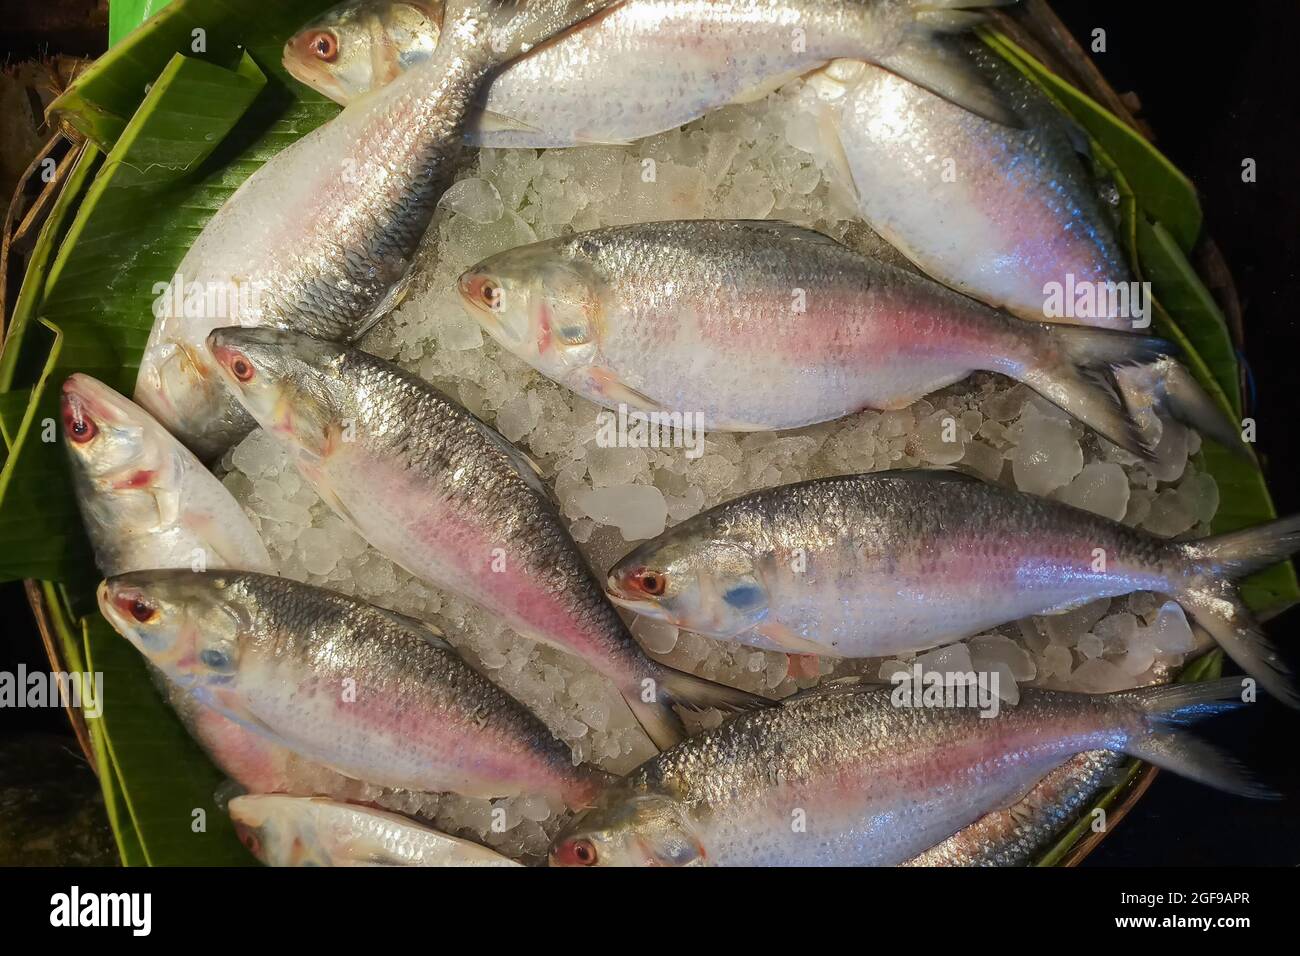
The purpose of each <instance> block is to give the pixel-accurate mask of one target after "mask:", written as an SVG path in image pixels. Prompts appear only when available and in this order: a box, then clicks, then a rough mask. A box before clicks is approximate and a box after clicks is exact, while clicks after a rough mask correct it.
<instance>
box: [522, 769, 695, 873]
mask: <svg viewBox="0 0 1300 956" xmlns="http://www.w3.org/2000/svg"><path fill="white" fill-rule="evenodd" d="M706 859H707V853H706V852H705V849H704V844H703V843H701V841H700V838H699V835H698V834H697V833H696V830H695V828H694V827H693V826H692V824H691V821H690V816H689V814H688V812H687V809H686V806H685V805H684V804H683V803H682V802H681V801H680V800H677V799H675V798H674V797H672V796H669V795H667V794H662V793H637V794H632V795H629V794H627V793H626V792H624V790H623V788H615V790H614V791H612V792H607V794H606V795H605V797H604V798H602V800H601V801H600V802H599V803H598V804H597V805H596V806H595V807H593V808H592V809H590V810H588V811H587V812H586V813H584V814H582V816H580V817H578V818H577V819H576V820H574V821H573V823H571V824H569V826H568V827H566V828H565V829H564V830H562V831H561V832H560V833H559V834H558V835H557V836H556V838H555V840H554V841H553V842H552V843H551V849H550V852H549V853H548V855H547V861H548V863H549V864H550V865H551V866H700V865H703V864H704V863H705V862H706Z"/></svg>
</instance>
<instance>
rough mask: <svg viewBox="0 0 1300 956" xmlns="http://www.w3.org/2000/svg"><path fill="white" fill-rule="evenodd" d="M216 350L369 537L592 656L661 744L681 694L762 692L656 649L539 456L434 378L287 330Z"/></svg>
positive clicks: (677, 728)
mask: <svg viewBox="0 0 1300 956" xmlns="http://www.w3.org/2000/svg"><path fill="white" fill-rule="evenodd" d="M209 344H210V347H211V349H212V353H213V355H214V356H215V361H216V364H217V365H218V366H219V367H221V368H222V369H223V372H224V374H225V375H226V378H227V381H228V382H229V384H230V386H231V389H232V391H234V392H235V394H237V395H238V396H239V399H240V401H241V402H243V404H244V406H245V407H246V408H247V409H248V410H249V412H250V413H251V414H252V415H253V417H254V418H256V419H257V421H258V422H259V423H260V424H261V425H262V427H263V428H265V429H266V430H267V431H268V432H270V433H271V434H273V435H275V436H276V437H277V438H279V439H281V440H282V441H284V442H285V443H286V444H287V445H288V447H289V448H290V450H291V452H292V454H293V458H294V461H295V464H296V465H297V467H298V470H299V471H300V472H301V474H302V475H303V477H304V478H305V479H306V480H307V481H308V482H309V483H310V484H311V485H312V486H313V487H314V488H315V489H316V491H317V493H318V494H320V496H321V497H322V498H323V499H324V500H325V501H326V502H328V503H329V505H330V506H331V507H332V508H333V509H334V510H335V511H336V512H338V514H339V515H341V516H342V517H343V518H344V519H345V520H347V521H348V522H349V523H350V524H351V525H352V526H353V527H354V528H355V529H356V530H357V532H358V533H359V534H360V535H361V536H362V537H364V538H365V539H366V540H367V541H369V542H370V543H371V544H372V545H373V546H374V547H376V548H377V549H378V550H379V551H381V552H382V553H383V554H385V555H387V556H388V557H389V558H391V559H392V560H393V561H396V562H397V563H398V564H400V565H401V566H402V567H404V568H406V569H407V570H408V571H410V572H411V573H412V574H413V575H415V576H416V577H419V578H422V579H423V580H426V581H430V582H432V583H434V584H435V585H438V586H440V587H446V588H449V589H451V590H453V591H456V592H457V593H459V594H462V595H464V596H465V597H467V598H469V599H470V600H472V601H474V602H476V603H477V604H479V605H481V606H482V607H484V608H486V609H487V610H488V611H490V612H493V613H495V614H498V615H499V616H500V617H501V618H502V619H503V620H504V621H505V622H506V623H507V624H509V625H510V627H511V628H513V629H514V630H515V631H517V632H518V633H520V634H521V635H523V636H525V637H528V638H530V639H532V640H536V641H541V642H543V643H546V644H550V645H551V646H553V647H557V648H559V649H560V650H563V651H565V652H567V653H569V654H573V655H574V656H576V657H579V658H581V659H582V660H583V661H585V662H586V663H587V664H588V665H590V666H591V667H592V668H593V669H594V670H596V671H597V672H598V673H600V674H603V675H604V676H605V677H606V678H608V679H609V680H610V681H611V682H612V683H613V684H614V686H615V687H617V688H618V690H619V691H620V692H621V693H622V694H623V696H624V699H625V700H627V702H628V705H629V706H630V707H631V708H632V711H633V713H634V714H635V715H636V717H637V719H638V720H639V721H640V722H641V724H642V726H643V727H645V729H646V731H647V733H649V735H650V737H651V739H652V740H654V741H655V743H656V744H657V745H659V746H660V747H661V748H662V747H664V746H671V745H672V744H673V743H676V742H677V740H679V739H681V736H682V734H683V730H682V727H681V722H680V719H679V718H678V716H677V714H676V713H675V712H674V711H673V709H672V705H673V704H674V703H678V702H680V703H683V704H686V705H687V706H691V705H692V704H693V703H704V704H709V705H721V706H746V705H750V704H752V703H754V702H755V700H756V699H755V698H754V697H753V696H752V695H750V694H747V693H745V692H743V691H737V690H733V689H731V688H728V687H722V686H721V685H718V684H713V683H711V682H709V681H706V680H703V679H702V678H698V677H694V676H693V675H690V674H685V673H683V672H681V671H675V670H672V669H670V668H667V667H665V666H663V665H661V664H657V663H655V662H654V661H652V660H650V659H649V658H648V657H646V655H645V652H644V651H642V650H641V648H640V646H639V645H638V644H637V643H636V641H635V639H634V638H633V637H632V635H631V633H630V632H629V631H628V629H627V627H626V626H625V625H624V623H623V621H622V619H621V618H620V617H619V616H618V612H617V611H616V610H615V609H614V607H613V606H612V605H611V604H610V603H609V601H608V600H607V599H606V597H605V595H604V592H603V590H602V589H601V586H600V583H599V581H598V580H597V578H596V577H595V575H594V574H593V573H592V571H591V568H590V566H589V565H588V564H587V562H586V559H585V558H584V557H583V556H582V554H581V552H579V551H578V547H577V545H576V544H574V542H573V539H572V538H571V537H570V536H569V533H568V530H567V528H566V527H565V525H564V522H563V520H562V519H561V517H560V515H559V513H558V511H557V509H556V507H555V504H554V503H553V501H552V499H551V497H550V495H549V492H548V490H547V488H546V486H545V485H544V484H543V482H542V480H541V478H540V476H539V474H538V472H537V471H536V468H535V466H534V465H533V463H532V462H531V461H529V460H528V459H527V458H526V457H525V456H524V455H523V454H522V453H521V452H519V451H518V449H516V448H515V447H514V446H513V445H511V444H510V443H509V442H507V441H506V440H505V439H504V438H502V437H501V436H500V435H499V434H497V433H496V432H495V431H493V430H492V429H490V428H488V427H487V426H486V425H484V424H483V423H482V422H480V421H479V420H478V419H477V418H475V417H474V416H473V415H471V414H469V412H467V411H465V410H464V409H463V408H461V407H460V406H459V405H457V404H455V403H454V402H452V401H450V400H449V399H447V398H446V397H445V396H444V395H442V393H440V392H439V391H438V390H437V389H435V388H433V387H432V386H431V385H429V384H428V383H427V382H425V381H423V380H422V379H419V378H417V377H416V376H414V375H410V374H408V373H407V372H405V371H403V370H402V369H400V368H398V367H397V366H395V365H393V364H391V363H389V362H385V361H383V360H382V359H378V358H375V357H374V356H372V355H368V354H366V353H365V352H361V351H359V350H356V349H351V348H348V347H346V346H342V345H337V344H333V343H328V342H322V341H319V340H316V339H311V338H308V337H306V336H303V335H296V334H294V333H290V332H279V331H275V330H272V329H220V330H218V331H216V332H214V333H213V334H212V336H211V337H210V339H209Z"/></svg>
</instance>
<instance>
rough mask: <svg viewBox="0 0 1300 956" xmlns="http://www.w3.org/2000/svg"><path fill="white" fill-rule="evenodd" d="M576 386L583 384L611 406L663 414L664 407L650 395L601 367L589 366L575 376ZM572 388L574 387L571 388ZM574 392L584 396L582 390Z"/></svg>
mask: <svg viewBox="0 0 1300 956" xmlns="http://www.w3.org/2000/svg"><path fill="white" fill-rule="evenodd" d="M573 380H574V383H575V384H579V383H581V384H583V385H585V386H586V391H587V392H588V393H590V394H595V395H599V396H600V397H601V398H602V399H604V400H605V401H607V402H609V403H610V404H611V405H626V406H628V408H634V409H636V410H637V411H641V412H662V411H663V410H664V407H663V406H662V405H660V404H659V403H658V402H656V401H655V400H654V399H653V398H651V397H650V396H649V395H646V394H644V393H642V392H638V391H637V390H636V389H634V388H632V387H631V386H629V385H624V384H623V382H622V381H621V380H620V379H619V377H618V376H617V375H615V374H614V373H613V372H611V371H610V370H609V369H607V368H602V367H601V366H599V365H589V366H587V367H586V368H584V369H581V370H580V371H579V372H578V373H577V374H575V375H574V376H573ZM570 387H572V386H570ZM574 391H576V392H579V394H582V392H581V390H580V389H577V388H575V389H574Z"/></svg>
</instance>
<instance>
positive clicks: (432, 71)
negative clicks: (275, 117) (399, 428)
mask: <svg viewBox="0 0 1300 956" xmlns="http://www.w3.org/2000/svg"><path fill="white" fill-rule="evenodd" d="M607 2H609V0H529V2H528V3H526V4H521V3H517V2H515V0H458V2H455V3H452V4H449V5H448V10H447V14H446V15H447V23H448V30H447V35H446V38H445V42H444V43H441V44H440V45H439V47H438V49H437V50H436V51H435V52H434V53H433V55H432V56H431V57H430V58H429V59H428V60H427V61H425V62H423V63H421V64H420V65H419V67H418V68H415V69H412V70H410V71H409V72H407V73H405V74H403V75H402V76H401V77H398V78H397V79H396V80H394V81H393V82H392V83H390V84H389V85H388V86H385V87H384V88H383V89H382V90H377V91H376V92H375V93H374V95H373V96H369V97H366V98H365V99H364V100H362V101H359V102H357V103H355V104H353V105H352V106H350V107H348V108H346V109H345V110H343V112H342V113H340V114H339V115H338V116H336V117H335V118H334V119H332V120H331V121H330V122H328V123H325V124H324V125H322V126H320V127H318V128H316V129H315V130H313V131H312V132H310V133H308V134H307V135H306V136H304V137H302V138H301V139H299V140H297V141H296V142H294V143H293V144H292V145H290V146H288V147H287V148H285V149H283V150H281V151H280V152H279V153H277V154H276V155H275V156H273V157H272V158H271V159H270V160H268V161H267V162H266V163H265V164H264V165H262V166H261V167H260V168H259V169H257V170H256V171H255V172H254V173H253V174H252V175H251V176H250V177H249V178H248V179H247V180H245V181H244V182H243V184H242V185H241V186H240V187H239V189H237V190H236V191H235V192H234V194H233V195H232V196H231V197H230V198H229V199H228V200H227V201H226V202H225V203H223V204H222V206H221V208H220V209H218V210H217V212H216V214H215V215H214V216H213V217H212V219H211V220H209V222H208V223H207V224H206V225H205V226H204V228H203V231H202V232H201V233H200V235H199V237H198V239H197V240H195V242H194V244H193V246H192V247H191V248H190V250H189V252H188V253H187V254H186V256H185V258H184V259H183V260H182V261H181V264H180V266H179V268H178V270H177V274H176V277H175V279H174V280H173V281H174V282H179V283H180V284H181V285H182V286H183V287H184V288H186V289H189V288H191V287H193V288H197V289H200V290H204V291H207V290H218V289H226V290H232V289H238V290H240V294H238V295H236V296H235V297H234V299H233V301H232V300H231V299H230V298H229V297H227V298H226V299H225V300H224V301H223V300H215V301H213V302H212V303H211V304H209V302H208V301H207V299H206V298H205V299H203V300H200V301H202V305H201V307H198V308H194V309H190V308H182V309H179V310H178V309H176V308H175V301H174V299H175V297H174V296H171V295H169V296H167V297H166V299H165V300H164V308H163V309H162V311H161V313H160V314H159V315H158V317H157V319H156V320H155V322H154V327H153V330H152V331H151V333H150V336H149V341H148V343H147V345H146V347H145V352H144V356H143V358H142V360H141V366H140V374H139V377H138V379H137V382H136V392H135V397H136V400H137V401H138V402H139V403H140V404H141V405H143V406H145V407H146V408H147V409H149V411H151V412H152V413H153V414H154V416H155V417H157V418H158V419H159V420H160V421H161V422H163V424H165V425H166V426H167V427H168V428H169V430H171V431H172V432H173V433H174V434H176V435H177V437H179V438H181V440H182V441H184V442H185V443H186V444H187V445H188V446H189V447H190V448H191V449H192V450H194V451H196V452H197V453H199V454H201V455H204V456H211V455H214V454H216V453H218V452H220V451H222V450H223V449H224V448H226V447H227V446H229V445H230V444H231V443H233V442H234V441H235V440H236V439H238V438H240V437H242V436H243V435H244V434H245V433H247V432H248V430H249V429H250V428H251V427H252V425H253V422H252V419H251V418H249V416H248V415H247V414H246V413H245V412H244V411H243V410H242V409H241V408H240V407H239V404H238V403H237V402H235V401H234V399H233V398H232V396H230V395H229V394H228V393H227V392H226V391H225V390H224V389H223V388H222V386H221V383H220V376H219V374H218V373H217V370H216V369H215V368H213V367H212V365H211V361H210V359H209V357H208V355H207V352H206V350H205V349H204V347H203V342H204V339H205V338H206V337H207V335H208V333H209V332H211V331H212V330H213V329H214V328H218V327H221V326H226V325H244V326H255V325H266V326H274V327H287V328H295V329H301V330H304V331H307V332H310V333H312V334H314V335H319V336H323V337H326V338H335V339H349V340H350V339H352V338H355V337H356V336H357V335H359V334H360V333H362V332H363V331H364V330H365V329H366V328H367V327H369V325H370V324H372V323H373V322H374V320H375V319H377V318H378V317H380V316H381V315H383V314H384V313H386V312H387V311H388V310H389V309H391V308H392V307H393V305H394V304H395V303H396V301H397V299H398V298H400V295H401V293H402V289H403V286H404V283H405V281H406V277H407V276H408V274H409V269H410V266H411V263H412V261H413V259H414V256H415V252H416V248H417V246H418V244H419V242H420V239H421V238H422V237H423V235H424V233H425V231H426V229H427V227H428V224H429V221H430V219H431V217H432V215H433V211H434V209H435V208H436V206H437V203H438V200H439V199H440V198H441V196H442V194H443V192H444V190H445V189H446V187H447V186H448V185H449V184H450V183H451V180H452V177H453V176H454V174H455V172H456V170H457V168H458V166H459V162H460V159H461V158H462V156H463V154H464V143H463V133H464V125H465V118H466V116H467V114H468V112H469V110H470V106H471V104H472V102H473V99H474V95H475V92H476V91H477V89H478V87H479V86H480V85H481V84H482V83H483V81H484V79H485V78H486V77H487V75H488V74H489V73H490V72H491V70H492V69H493V68H495V67H496V66H499V65H500V64H501V63H503V62H505V61H507V60H509V59H510V58H511V57H513V56H516V55H518V54H519V53H520V52H521V50H522V49H527V48H529V47H530V46H532V45H534V44H536V43H538V42H540V41H541V40H544V39H545V38H546V37H548V36H551V35H552V34H554V33H556V32H558V31H560V30H562V29H564V28H565V27H568V26H570V25H571V24H573V23H575V22H577V21H579V20H582V19H584V18H585V17H587V16H590V15H591V14H593V13H595V12H597V11H598V10H600V9H601V8H602V7H603V6H604V5H605V4H606V3H607ZM187 301H188V300H187Z"/></svg>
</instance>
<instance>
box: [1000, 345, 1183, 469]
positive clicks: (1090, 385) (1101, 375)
mask: <svg viewBox="0 0 1300 956" xmlns="http://www.w3.org/2000/svg"><path fill="white" fill-rule="evenodd" d="M1038 327H1039V328H1040V329H1043V330H1044V331H1045V333H1046V335H1047V338H1048V340H1049V341H1050V342H1051V343H1052V345H1054V346H1055V347H1054V348H1048V349H1047V350H1046V352H1047V355H1048V356H1049V358H1047V359H1046V360H1045V361H1043V362H1041V363H1038V364H1034V365H1031V366H1030V367H1029V368H1027V369H1025V370H1024V372H1023V373H1021V374H1020V375H1019V376H1017V377H1018V378H1019V379H1020V381H1022V382H1024V383H1025V384H1026V385H1028V386H1029V387H1030V388H1032V389H1034V391H1036V392H1038V394H1040V395H1042V396H1043V397H1044V398H1046V399H1047V400H1048V401H1050V402H1053V403H1054V404H1056V405H1059V406H1060V407H1061V408H1063V409H1065V410H1066V411H1067V412H1069V413H1070V414H1071V415H1073V416H1074V417H1075V418H1077V419H1078V420H1079V421H1081V422H1083V424H1085V425H1087V426H1088V427H1089V428H1091V429H1092V430H1093V431H1095V432H1097V434H1099V435H1101V436H1102V437H1103V438H1107V439H1109V440H1110V441H1112V442H1114V443H1115V444H1116V445H1119V446H1120V447H1121V448H1124V449H1126V450H1128V451H1131V452H1133V454H1135V455H1141V456H1142V457H1143V458H1146V459H1148V460H1150V459H1151V458H1152V449H1151V447H1150V446H1149V445H1148V444H1147V442H1146V441H1145V440H1144V439H1143V437H1142V435H1141V433H1140V432H1139V430H1138V427H1137V423H1136V422H1134V421H1133V417H1132V416H1131V415H1130V414H1129V411H1128V409H1127V408H1126V407H1125V406H1124V403H1123V401H1122V400H1121V399H1120V397H1119V395H1118V394H1117V392H1116V391H1115V388H1114V387H1113V385H1112V384H1111V382H1110V380H1109V379H1108V377H1107V374H1106V373H1107V371H1108V370H1109V369H1113V368H1117V367H1121V366H1124V365H1130V364H1142V363H1146V362H1153V361H1155V360H1157V359H1158V358H1161V357H1163V356H1164V355H1166V354H1167V352H1168V350H1169V349H1170V346H1169V344H1168V343H1167V342H1165V341H1164V340H1163V339H1155V338H1148V337H1146V336H1142V335H1133V334H1132V333H1130V332H1117V331H1114V330H1111V329H1094V328H1089V327H1088V326H1081V325H1057V324H1049V323H1046V322H1040V323H1038Z"/></svg>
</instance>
